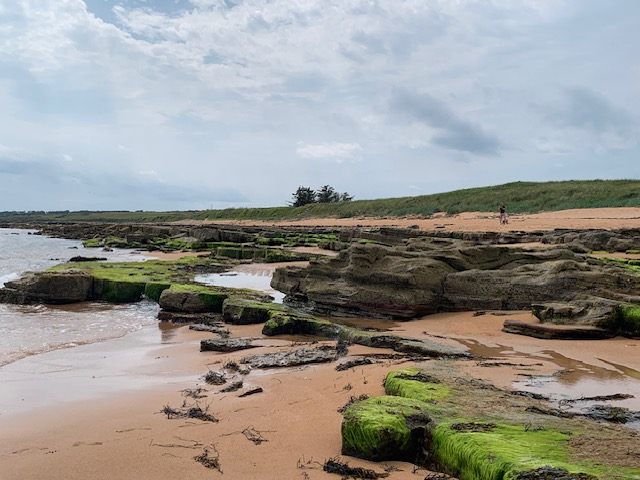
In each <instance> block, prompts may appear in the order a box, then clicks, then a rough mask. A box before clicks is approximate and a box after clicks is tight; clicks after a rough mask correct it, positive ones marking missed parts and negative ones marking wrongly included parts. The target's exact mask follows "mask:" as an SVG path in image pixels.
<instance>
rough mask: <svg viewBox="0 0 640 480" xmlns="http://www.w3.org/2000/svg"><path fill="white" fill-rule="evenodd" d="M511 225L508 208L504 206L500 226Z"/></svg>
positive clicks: (501, 207) (501, 208)
mask: <svg viewBox="0 0 640 480" xmlns="http://www.w3.org/2000/svg"><path fill="white" fill-rule="evenodd" d="M507 223H509V217H507V207H505V206H504V204H502V205H500V225H506V224H507Z"/></svg>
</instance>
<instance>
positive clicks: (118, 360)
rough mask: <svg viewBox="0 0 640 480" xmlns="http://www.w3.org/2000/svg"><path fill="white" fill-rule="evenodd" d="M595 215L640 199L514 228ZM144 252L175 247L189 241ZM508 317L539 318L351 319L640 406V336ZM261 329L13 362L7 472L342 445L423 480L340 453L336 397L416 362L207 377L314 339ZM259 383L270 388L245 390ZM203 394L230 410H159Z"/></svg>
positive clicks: (163, 328)
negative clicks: (227, 347)
mask: <svg viewBox="0 0 640 480" xmlns="http://www.w3.org/2000/svg"><path fill="white" fill-rule="evenodd" d="M216 223H221V222H216ZM236 223H237V222H236ZM262 224H264V223H262ZM287 224H291V225H311V224H315V225H326V226H329V225H331V226H334V225H339V226H353V225H367V226H382V225H398V226H409V225H415V224H417V225H420V228H424V229H431V228H435V227H436V226H437V225H445V227H446V228H449V229H464V230H470V231H478V230H491V229H496V227H497V220H496V218H494V216H493V215H492V214H464V215H459V216H454V217H441V218H433V219H422V220H421V219H401V220H392V219H366V220H363V219H344V220H337V219H325V220H321V221H314V220H305V221H302V222H287ZM280 225H281V224H280ZM587 226H588V227H590V228H596V227H597V228H623V227H637V226H640V209H597V210H592V211H574V212H571V211H565V212H556V213H547V214H539V215H528V216H514V217H512V222H511V224H510V225H509V226H508V227H506V228H514V229H518V230H537V229H549V228H559V227H573V228H575V227H587ZM521 246H526V247H530V248H543V246H541V245H538V244H535V245H521ZM309 252H311V250H309ZM314 252H315V251H314ZM315 253H318V252H315ZM145 255H149V256H152V257H155V258H167V259H169V258H171V259H173V258H178V257H179V256H181V255H184V253H175V254H162V253H158V252H150V253H145ZM632 255H633V254H632ZM292 265H298V266H304V265H306V263H305V262H301V263H296V264H292ZM279 266H282V264H269V265H264V264H247V265H239V266H237V267H236V268H234V272H235V274H236V275H242V274H251V275H255V276H262V277H264V278H267V279H268V278H270V276H271V274H272V272H273V269H274V268H276V267H279ZM230 278H231V277H230ZM506 319H516V320H523V321H527V322H534V321H536V320H535V319H534V317H533V316H532V315H531V313H529V312H524V311H516V312H486V313H484V314H481V315H478V314H477V313H476V314H474V313H473V312H457V313H446V314H436V315H431V316H428V317H424V318H420V319H417V320H414V321H409V322H393V321H389V320H378V319H369V318H358V319H348V318H347V319H342V320H340V321H341V322H346V323H349V322H352V323H354V324H355V325H358V326H360V327H362V328H376V329H381V330H387V331H389V332H390V333H394V334H397V335H402V336H407V337H415V338H422V339H429V340H433V341H436V342H441V343H444V344H451V345H456V346H458V347H463V348H466V349H467V350H468V351H469V352H471V353H473V354H474V355H476V356H477V357H479V358H478V359H476V360H472V361H460V360H457V361H452V362H451V365H452V368H456V369H459V370H460V371H462V372H465V373H467V374H469V375H471V376H473V377H475V378H479V379H482V380H485V381H488V382H491V383H493V384H495V385H496V386H498V387H501V388H507V389H518V390H526V391H530V392H535V393H543V394H548V395H551V397H552V398H553V399H554V400H556V401H560V400H563V399H575V398H580V397H582V396H589V395H594V394H599V393H602V392H607V393H619V392H624V393H631V394H633V395H634V398H631V399H627V400H624V401H622V402H617V403H616V405H617V406H624V407H628V408H631V409H634V410H639V409H640V356H638V355H637V352H638V348H639V347H640V340H633V339H628V338H613V339H609V340H600V341H557V340H556V341H554V340H539V339H534V338H529V337H524V336H519V335H512V334H508V333H504V332H502V331H501V328H502V324H503V322H504V320H506ZM261 329H262V325H251V326H229V330H230V333H231V336H232V337H242V338H253V339H257V340H256V341H257V342H258V343H259V344H260V345H261V346H260V347H259V348H255V349H252V350H250V351H249V352H247V351H244V352H235V353H228V354H227V353H225V354H222V353H213V352H200V351H199V341H200V340H202V339H205V338H210V337H211V335H212V334H210V333H206V332H196V331H192V330H189V329H188V327H185V326H174V325H170V324H164V323H160V324H157V325H147V326H144V327H142V329H140V330H138V331H136V332H134V333H130V334H128V335H125V336H123V337H121V338H115V339H111V340H107V341H103V342H99V343H93V344H89V345H83V346H78V347H75V348H67V349H63V350H57V351H52V352H49V353H45V354H41V355H34V356H31V357H28V358H24V359H22V360H19V361H17V362H14V363H11V364H9V365H6V366H4V367H3V368H1V369H0V383H1V384H2V385H3V388H2V390H0V479H1V480H18V479H20V480H22V479H41V478H47V479H52V480H56V479H72V480H73V479H78V480H79V479H86V478H92V479H122V480H125V479H133V478H135V479H142V480H144V479H153V480H165V479H166V480H169V479H175V478H190V479H211V478H225V479H231V480H244V479H267V480H268V479H274V480H275V479H283V478H287V479H289V478H290V479H301V480H304V479H322V478H337V477H336V476H334V475H330V474H327V473H325V472H323V471H322V467H321V464H322V463H323V462H324V461H325V460H327V459H329V458H332V457H339V458H341V459H342V460H345V461H348V462H349V463H350V464H351V465H352V466H363V467H367V468H373V469H375V470H376V471H383V469H385V468H386V469H388V470H389V473H390V476H389V478H390V479H423V478H425V476H426V474H427V472H426V471H425V470H418V471H414V466H413V465H411V464H407V463H402V462H382V463H378V464H374V463H371V462H366V461H362V460H358V459H355V458H350V457H341V456H340V453H341V434H340V425H341V420H342V415H341V414H340V413H338V409H339V408H340V407H341V406H343V405H344V404H345V403H347V402H348V401H349V399H350V398H351V397H352V396H359V395H362V394H367V395H382V394H384V389H383V387H382V381H383V379H384V377H385V375H386V374H387V373H388V371H389V370H390V369H392V368H394V366H396V365H398V364H407V362H406V361H405V360H384V361H381V362H379V363H376V364H373V365H367V366H361V367H356V368H352V369H350V370H346V371H343V372H337V371H336V370H335V364H322V365H314V366H308V367H301V368H282V369H270V370H259V371H258V370H253V371H251V372H250V373H249V374H248V375H246V376H244V377H243V378H242V379H243V382H244V386H243V389H242V390H240V391H238V392H234V393H226V394H223V393H218V392H219V390H220V388H221V387H215V386H211V385H207V384H206V383H205V382H204V381H203V380H202V376H203V375H204V374H205V373H206V372H207V371H208V370H220V369H222V368H223V365H225V364H226V363H227V362H229V361H239V360H240V359H241V358H242V357H244V356H245V355H248V354H258V353H265V352H272V351H278V350H280V349H283V348H291V347H292V346H297V345H299V344H300V342H302V343H306V342H309V341H311V340H313V339H309V338H267V337H263V336H262V335H261ZM321 343H323V342H321ZM380 352H383V350H375V349H371V348H367V347H363V346H351V347H350V349H349V355H350V356H355V355H361V354H369V353H380ZM384 352H386V353H388V352H389V351H388V350H384ZM238 378H240V377H238ZM253 387H261V388H262V389H263V391H262V392H261V393H257V394H255V395H251V396H248V397H246V398H240V397H239V396H238V395H239V394H240V393H242V392H243V391H246V390H247V389H251V388H253ZM197 388H202V389H204V390H202V391H200V397H201V398H197V399H194V398H191V397H189V396H188V394H187V393H186V392H185V391H186V390H188V389H190V390H192V391H193V390H194V389H197ZM196 404H197V405H199V406H201V407H202V408H203V409H206V410H207V411H208V412H209V413H211V414H212V415H214V417H215V418H216V419H217V420H218V421H217V422H205V421H201V420H197V419H168V418H167V416H166V415H164V414H163V413H161V410H162V409H163V407H164V406H166V405H169V406H171V407H181V406H183V405H185V406H190V405H196ZM205 450H206V451H208V452H209V453H210V454H212V452H217V453H216V455H218V458H219V466H220V471H218V470H216V469H207V468H205V467H204V466H203V465H201V464H200V463H198V462H196V461H195V460H194V458H195V457H196V456H198V455H200V454H202V453H203V452H204V451H205Z"/></svg>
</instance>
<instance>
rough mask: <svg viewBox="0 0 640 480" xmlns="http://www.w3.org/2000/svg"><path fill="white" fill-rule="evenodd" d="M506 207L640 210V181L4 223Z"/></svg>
mask: <svg viewBox="0 0 640 480" xmlns="http://www.w3.org/2000/svg"><path fill="white" fill-rule="evenodd" d="M500 203H505V204H506V205H507V206H508V208H509V211H510V212H513V213H524V212H528V213H534V212H540V211H553V210H565V209H571V208H594V207H640V180H586V181H577V180H572V181H563V182H542V183H537V182H513V183H506V184H504V185H497V186H492V187H481V188H469V189H464V190H456V191H453V192H446V193H438V194H433V195H422V196H418V197H401V198H385V199H378V200H356V201H352V202H342V203H337V204H335V203H334V204H313V205H307V206H304V207H298V208H293V207H271V208H230V209H224V210H193V211H175V212H143V211H137V212H126V211H110V212H90V211H78V212H48V213H45V212H26V213H25V212H3V213H0V222H22V221H27V222H29V221H31V222H42V221H54V222H57V221H65V222H76V221H96V222H169V221H176V220H205V219H208V220H243V219H244V220H284V219H299V218H312V217H342V218H348V217H355V216H371V217H381V216H391V217H393V216H405V215H431V214H433V213H435V212H447V213H460V212H467V211H495V210H497V207H498V205H499V204H500Z"/></svg>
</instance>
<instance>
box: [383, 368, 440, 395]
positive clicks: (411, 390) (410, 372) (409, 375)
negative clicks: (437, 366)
mask: <svg viewBox="0 0 640 480" xmlns="http://www.w3.org/2000/svg"><path fill="white" fill-rule="evenodd" d="M384 390H385V392H386V393H387V395H396V396H398V397H406V398H413V399H415V400H420V401H422V402H435V401H437V400H441V399H443V398H446V397H447V396H449V395H450V394H451V389H450V388H449V387H448V386H446V385H444V384H443V383H441V382H440V381H438V380H437V379H435V378H434V377H431V376H429V375H426V374H424V373H423V372H421V371H420V370H418V369H417V368H403V369H400V370H395V371H393V372H390V373H389V374H388V375H387V377H386V378H385V381H384Z"/></svg>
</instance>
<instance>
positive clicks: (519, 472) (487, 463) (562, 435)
mask: <svg viewBox="0 0 640 480" xmlns="http://www.w3.org/2000/svg"><path fill="white" fill-rule="evenodd" d="M438 364H439V366H436V367H435V370H438V369H440V370H439V371H441V372H444V371H446V369H447V368H449V369H450V368H451V367H450V366H448V367H447V366H446V365H447V363H446V362H438ZM430 365H431V364H430ZM449 372H450V370H449ZM385 392H386V394H387V395H398V396H400V397H399V398H402V399H407V400H412V401H415V402H417V403H415V404H413V405H414V407H416V408H421V409H422V412H421V415H422V416H423V417H422V418H429V419H430V420H431V421H432V423H430V424H429V428H427V429H425V430H424V436H423V437H422V438H421V437H414V439H415V441H416V442H418V443H417V444H414V445H412V446H411V447H410V449H411V450H412V451H414V452H415V451H419V450H420V449H421V448H422V449H424V450H425V457H424V458H425V459H426V463H427V464H430V465H433V466H436V467H438V469H439V470H441V471H444V472H446V473H449V474H451V475H455V476H457V477H458V478H460V480H520V479H527V480H529V479H536V480H538V479H540V480H546V479H549V478H562V479H565V480H592V479H601V480H605V479H606V480H613V479H616V480H617V479H620V480H622V479H625V480H631V479H636V480H637V479H640V462H638V458H637V455H636V453H637V452H636V450H638V445H637V441H636V439H635V436H634V434H633V433H632V432H631V431H629V430H624V429H622V428H619V427H613V426H612V427H608V430H615V432H616V436H617V438H619V439H626V445H627V447H626V448H627V450H628V452H627V453H626V454H624V455H623V457H624V459H622V460H621V459H620V458H617V459H616V460H615V461H614V460H611V459H610V457H611V456H610V455H607V450H606V449H607V448H608V445H607V442H606V441H604V438H605V437H606V435H607V434H611V432H608V433H604V432H603V428H602V426H601V425H600V424H598V423H596V422H592V421H585V420H584V419H582V420H575V419H564V418H563V419H560V418H555V417H549V416H546V415H542V416H538V415H531V414H528V413H527V411H526V408H527V406H528V405H529V404H534V403H535V402H537V401H536V400H533V399H525V398H520V397H518V398H516V397H515V396H513V395H509V394H508V393H507V392H504V391H502V390H499V389H497V388H495V387H492V386H490V385H485V384H482V383H481V382H478V381H474V380H466V379H464V378H452V377H451V375H450V374H449V376H446V375H444V376H443V378H440V376H439V375H438V376H436V375H431V374H430V373H429V374H427V373H426V372H424V371H421V370H419V369H417V368H403V369H400V370H396V371H393V372H390V373H389V374H388V375H387V378H386V380H385ZM387 398H390V397H389V396H386V397H377V398H370V399H368V400H366V402H370V404H371V405H378V403H376V401H377V402H389V401H388V400H380V399H387ZM385 404H387V403H385ZM362 405H364V406H367V405H369V404H368V403H365V402H364V401H363V402H359V403H356V404H355V405H354V406H350V407H348V408H347V409H346V410H345V418H344V421H343V428H342V432H343V445H347V447H346V452H343V453H348V454H350V455H353V456H357V457H361V458H366V459H376V458H380V456H379V455H377V451H376V448H377V447H378V445H379V440H378V438H379V437H382V438H385V435H386V434H382V433H380V432H384V431H385V430H384V428H383V427H381V426H380V425H387V423H390V424H391V425H393V426H394V427H395V429H394V430H393V432H394V434H395V437H394V436H391V438H401V439H402V440H403V441H404V440H406V439H407V436H406V430H403V429H402V428H401V421H400V420H399V419H398V418H397V417H398V416H399V417H400V418H404V416H406V415H403V414H404V412H403V411H401V409H400V408H399V407H398V408H395V409H394V408H392V409H385V408H373V407H371V408H367V409H364V408H363V407H360V408H363V411H364V412H365V413H366V414H361V415H359V416H355V415H353V412H354V411H355V412H357V411H358V410H357V407H358V406H362ZM347 412H351V414H350V417H349V418H347V416H346V413H347ZM392 414H395V415H396V417H393V415H392ZM389 415H391V416H392V418H389ZM354 424H355V425H357V428H356V427H354ZM372 431H373V432H376V434H372V433H371V432H372ZM354 432H355V433H354ZM397 432H403V434H404V436H400V435H399V433H397ZM579 437H588V438H591V439H593V440H594V441H597V440H598V439H599V438H602V439H603V441H602V442H599V443H600V444H601V446H600V451H599V452H593V451H590V452H587V458H585V457H584V455H577V453H578V452H576V451H575V449H574V447H573V446H572V440H573V439H574V438H579ZM397 443H399V444H400V445H405V444H403V443H402V441H400V442H397ZM394 448H395V447H394ZM401 450H402V449H400V450H398V449H397V448H395V449H393V450H391V451H392V452H393V454H391V455H389V456H386V455H383V456H382V457H383V458H385V459H391V458H393V459H397V460H399V459H401V458H402V457H401V453H399V451H401ZM580 453H582V452H580ZM393 455H395V456H393ZM625 455H626V456H625ZM591 457H593V458H591ZM552 472H556V473H557V472H560V473H561V474H562V476H558V477H550V476H549V475H550V474H551V473H552Z"/></svg>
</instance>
